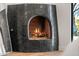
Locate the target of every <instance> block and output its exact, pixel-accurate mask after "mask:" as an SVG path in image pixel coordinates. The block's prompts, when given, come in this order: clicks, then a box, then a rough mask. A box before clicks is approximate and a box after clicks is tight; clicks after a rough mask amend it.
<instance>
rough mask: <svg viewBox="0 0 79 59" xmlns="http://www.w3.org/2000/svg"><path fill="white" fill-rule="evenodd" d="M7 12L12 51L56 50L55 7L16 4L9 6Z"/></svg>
mask: <svg viewBox="0 0 79 59" xmlns="http://www.w3.org/2000/svg"><path fill="white" fill-rule="evenodd" d="M7 11H8V13H7V15H8V22H9V29H10V36H11V42H12V48H13V51H18V52H38V51H39V52H41V51H43V52H44V51H52V50H58V28H57V17H56V6H55V5H49V4H17V5H9V6H8V10H7Z"/></svg>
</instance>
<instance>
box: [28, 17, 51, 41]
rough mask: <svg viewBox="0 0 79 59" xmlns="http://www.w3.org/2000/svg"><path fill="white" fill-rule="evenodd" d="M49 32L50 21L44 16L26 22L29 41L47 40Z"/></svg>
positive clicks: (49, 36) (49, 35)
mask: <svg viewBox="0 0 79 59" xmlns="http://www.w3.org/2000/svg"><path fill="white" fill-rule="evenodd" d="M51 32H52V31H51V24H50V21H49V19H48V18H46V17H44V16H34V17H32V18H31V19H30V20H29V22H28V38H29V40H49V39H51V36H52V33H51Z"/></svg>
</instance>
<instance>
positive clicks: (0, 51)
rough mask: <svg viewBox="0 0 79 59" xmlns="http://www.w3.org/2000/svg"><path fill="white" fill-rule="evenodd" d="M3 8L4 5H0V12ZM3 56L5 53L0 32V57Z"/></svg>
mask: <svg viewBox="0 0 79 59" xmlns="http://www.w3.org/2000/svg"><path fill="white" fill-rule="evenodd" d="M5 8H6V4H2V3H0V11H2V10H3V9H5ZM0 25H1V23H0ZM4 54H6V51H5V48H4V44H3V39H2V34H1V31H0V55H4Z"/></svg>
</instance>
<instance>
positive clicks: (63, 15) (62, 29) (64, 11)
mask: <svg viewBox="0 0 79 59" xmlns="http://www.w3.org/2000/svg"><path fill="white" fill-rule="evenodd" d="M54 5H56V8H57V20H58V31H59V50H64V48H66V46H67V45H68V44H69V43H70V42H71V4H68V3H61V4H60V3H58V4H54Z"/></svg>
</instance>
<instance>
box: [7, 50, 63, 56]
mask: <svg viewBox="0 0 79 59" xmlns="http://www.w3.org/2000/svg"><path fill="white" fill-rule="evenodd" d="M62 54H63V52H62V51H52V52H29V53H27V52H26V53H25V52H9V53H7V55H6V56H61V55H62Z"/></svg>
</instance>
